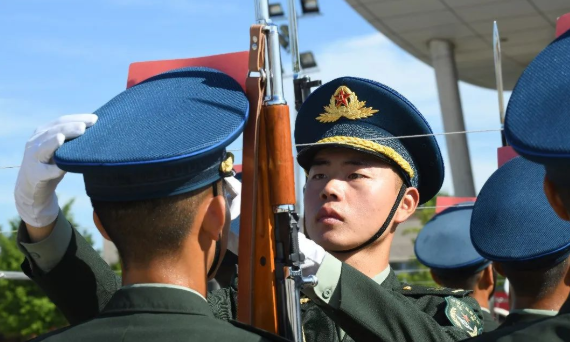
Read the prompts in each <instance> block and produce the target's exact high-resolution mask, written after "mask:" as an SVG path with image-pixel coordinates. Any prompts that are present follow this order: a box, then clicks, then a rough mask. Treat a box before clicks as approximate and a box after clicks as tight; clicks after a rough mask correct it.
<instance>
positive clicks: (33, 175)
mask: <svg viewBox="0 0 570 342" xmlns="http://www.w3.org/2000/svg"><path fill="white" fill-rule="evenodd" d="M95 122H97V115H95V114H74V115H65V116H62V117H60V118H59V119H57V120H56V121H53V122H51V123H49V124H47V125H44V126H40V127H39V128H38V129H36V131H35V132H34V134H33V135H32V137H31V138H30V140H28V142H27V143H26V150H25V151H24V159H23V161H22V165H21V166H20V172H19V173H18V179H17V181H16V188H15V190H14V198H15V199H16V208H17V209H18V213H19V214H20V217H21V218H22V220H23V221H24V222H26V223H27V224H28V225H29V226H32V227H45V226H48V225H49V224H51V223H53V222H54V221H55V219H56V218H57V215H58V213H59V206H58V204H57V196H56V195H55V188H56V187H57V184H58V183H59V182H60V181H61V179H62V178H63V176H64V175H65V172H64V171H62V170H61V169H60V168H58V167H57V166H56V165H55V163H54V162H53V155H54V153H55V150H57V149H58V148H59V147H60V146H61V145H63V143H64V141H65V140H67V139H73V138H76V137H78V136H80V135H82V134H83V133H85V129H86V128H87V127H91V126H93V124H95Z"/></svg>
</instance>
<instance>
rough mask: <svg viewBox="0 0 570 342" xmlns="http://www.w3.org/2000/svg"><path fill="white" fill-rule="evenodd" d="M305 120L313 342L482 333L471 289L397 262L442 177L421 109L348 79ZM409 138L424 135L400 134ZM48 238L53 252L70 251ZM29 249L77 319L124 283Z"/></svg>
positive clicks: (305, 245)
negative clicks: (394, 252) (400, 231)
mask: <svg viewBox="0 0 570 342" xmlns="http://www.w3.org/2000/svg"><path fill="white" fill-rule="evenodd" d="M295 125H296V130H295V138H296V142H297V144H299V147H298V161H299V163H300V164H301V166H303V167H304V168H305V170H306V171H307V173H308V181H307V187H306V191H305V208H306V211H305V215H304V217H305V227H306V229H307V232H308V234H309V235H310V236H311V238H312V239H314V240H315V241H316V242H317V243H318V244H319V245H321V246H322V247H320V246H318V245H317V244H315V243H314V242H313V241H311V240H308V239H304V238H303V237H301V251H302V252H303V253H304V254H305V255H306V256H307V257H308V258H307V259H308V261H307V263H306V264H305V265H304V267H305V272H307V273H313V274H314V273H316V274H317V277H318V278H319V285H318V286H317V287H316V288H314V289H309V290H307V291H306V295H307V297H308V298H304V299H303V301H302V314H303V317H302V319H303V328H304V335H305V339H306V341H318V340H326V341H341V340H342V341H352V340H357V341H367V340H373V341H378V340H384V341H406V340H424V341H425V340H429V341H456V340H462V339H465V338H467V337H469V336H475V335H477V334H479V333H480V332H481V331H482V322H481V316H480V310H479V306H478V305H477V302H476V301H475V300H474V299H472V298H470V297H469V296H468V294H469V291H457V290H452V289H437V290H436V289H432V288H427V287H422V286H410V285H407V284H402V283H400V282H399V281H398V279H397V277H396V275H395V273H394V272H393V271H392V270H391V269H390V267H389V264H388V256H389V253H390V245H391V242H392V239H393V237H394V231H395V229H396V228H397V225H398V224H399V223H401V222H403V221H405V220H406V219H407V218H408V217H409V216H410V215H412V214H413V213H414V211H415V209H416V207H417V205H418V204H421V203H424V202H425V201H427V200H429V199H430V198H431V197H433V196H434V195H435V194H436V193H437V192H438V191H439V189H440V187H441V184H442V182H443V161H442V157H441V154H440V151H439V147H438V145H437V142H436V140H435V138H434V137H433V136H430V134H431V133H432V131H431V128H430V127H429V125H428V124H427V122H426V121H425V119H424V118H423V116H422V115H421V114H420V113H419V112H418V110H417V109H416V108H415V107H414V106H413V105H412V104H411V103H410V102H408V101H407V100H406V99H405V98H404V97H403V96H401V95H400V94H398V93H397V92H395V91H394V90H392V89H390V88H388V87H386V86H385V85H382V84H379V83H376V82H373V81H369V80H364V79H358V78H353V77H344V78H339V79H336V80H334V81H331V82H329V83H327V84H325V85H323V86H322V87H320V88H319V89H317V90H316V91H315V92H314V93H313V94H312V95H311V96H310V97H309V98H308V99H307V101H306V102H305V103H304V104H303V106H302V108H301V110H300V112H299V114H298V116H297V121H296V124H295ZM408 135H422V136H421V137H417V138H413V139H398V138H397V137H398V136H408ZM426 135H427V136H426ZM420 194H421V195H420ZM57 228H58V229H61V230H71V228H70V227H69V224H68V225H67V226H66V227H57ZM22 229H24V228H22ZM53 234H56V230H55V229H54V230H53ZM74 236H76V237H77V236H78V234H75V235H74ZM77 238H78V237H77ZM44 242H46V240H44V241H41V242H40V243H39V244H40V245H42V248H43V249H44V253H45V251H47V250H50V251H53V250H60V251H61V250H62V249H61V248H60V247H57V248H56V247H54V246H52V247H46V244H44ZM59 244H61V242H59ZM35 247H38V248H39V246H35ZM323 247H324V249H323ZM26 248H27V251H26V253H28V256H27V258H26V259H27V260H26V261H25V263H24V265H23V269H24V270H25V272H26V274H28V275H29V276H30V277H31V278H32V279H33V280H34V281H35V282H36V283H38V284H39V285H40V286H41V287H42V288H43V289H44V291H46V293H47V294H48V295H49V296H50V298H51V299H52V300H53V301H54V302H55V303H56V305H58V307H59V308H60V309H61V310H62V311H63V312H64V313H65V314H66V317H68V319H70V320H72V321H73V322H74V323H77V322H81V321H83V320H86V319H89V318H91V317H93V316H95V315H96V314H97V313H98V311H99V310H100V309H99V307H100V306H101V305H104V304H105V303H106V301H107V300H108V297H109V295H110V294H111V293H112V292H114V290H115V288H116V282H117V277H116V276H115V275H114V274H113V273H112V271H111V270H110V268H108V267H105V266H104V265H102V262H101V261H100V257H99V256H98V255H97V254H96V253H95V252H94V251H93V250H92V249H90V248H87V247H85V246H83V247H82V248H81V250H79V249H76V248H73V245H72V244H71V245H70V244H68V245H67V249H66V248H65V247H64V248H63V250H66V252H64V253H61V254H60V255H58V256H53V255H52V256H51V257H53V258H54V259H55V260H57V261H58V262H57V264H56V265H55V266H54V267H53V269H52V270H51V271H50V272H47V273H46V272H44V271H42V270H41V269H38V267H37V265H35V264H37V259H36V258H35V257H34V255H33V254H31V253H30V249H29V248H28V247H26ZM325 250H327V251H329V252H330V254H329V253H326V252H325ZM48 254H49V253H48ZM34 265H35V266H34ZM86 265H87V266H88V267H87V268H86V267H85V266H86ZM341 289H342V291H341ZM208 298H209V301H210V302H211V304H212V305H213V308H214V310H215V312H220V311H223V312H224V313H225V314H223V315H220V314H218V317H220V318H225V319H227V318H233V317H235V305H236V303H235V297H234V292H232V291H229V292H225V293H223V294H222V295H217V294H216V295H215V296H208ZM465 317H467V318H465Z"/></svg>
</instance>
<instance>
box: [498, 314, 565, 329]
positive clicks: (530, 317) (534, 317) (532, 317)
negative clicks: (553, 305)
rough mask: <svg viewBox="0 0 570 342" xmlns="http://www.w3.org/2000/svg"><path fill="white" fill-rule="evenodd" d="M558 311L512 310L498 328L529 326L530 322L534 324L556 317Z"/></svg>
mask: <svg viewBox="0 0 570 342" xmlns="http://www.w3.org/2000/svg"><path fill="white" fill-rule="evenodd" d="M557 314H558V311H552V310H536V309H521V310H513V311H511V312H509V315H508V316H507V318H506V319H505V321H504V322H503V324H501V326H500V328H501V329H502V328H507V327H513V326H516V325H518V326H521V325H524V324H529V323H531V322H535V321H538V320H542V319H544V318H548V317H552V316H556V315H557Z"/></svg>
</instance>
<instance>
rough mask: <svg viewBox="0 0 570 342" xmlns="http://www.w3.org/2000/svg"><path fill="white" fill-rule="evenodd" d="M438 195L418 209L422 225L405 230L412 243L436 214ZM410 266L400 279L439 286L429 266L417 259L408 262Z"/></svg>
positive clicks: (411, 282)
mask: <svg viewBox="0 0 570 342" xmlns="http://www.w3.org/2000/svg"><path fill="white" fill-rule="evenodd" d="M437 196H447V195H446V194H444V193H440V194H438V195H437ZM437 196H436V197H434V198H432V199H430V200H429V201H427V202H426V203H424V204H423V205H422V207H420V208H418V210H416V213H415V215H416V217H417V218H419V220H420V222H421V224H422V227H414V228H408V229H406V230H404V232H403V234H404V235H411V239H412V244H415V242H416V236H418V233H419V232H420V230H422V228H423V226H425V224H426V223H428V221H429V220H431V219H432V217H433V216H434V215H435V204H436V199H437ZM424 208H425V209H424ZM408 267H409V269H408V270H409V271H408V272H406V271H402V272H401V273H399V274H398V279H400V281H403V282H406V283H410V284H418V285H425V286H433V287H436V286H437V284H436V283H435V282H434V281H433V279H432V278H431V274H430V272H429V268H427V267H426V266H424V265H422V264H421V263H420V262H419V261H418V260H417V259H414V260H413V261H411V262H410V263H409V264H408Z"/></svg>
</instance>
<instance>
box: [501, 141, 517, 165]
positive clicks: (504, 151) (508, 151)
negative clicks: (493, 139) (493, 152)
mask: <svg viewBox="0 0 570 342" xmlns="http://www.w3.org/2000/svg"><path fill="white" fill-rule="evenodd" d="M516 156H518V154H517V152H515V150H514V149H513V148H512V147H510V146H505V147H499V148H498V149H497V159H498V164H499V166H498V167H501V166H503V164H505V163H506V162H508V161H509V160H511V159H513V158H514V157H516Z"/></svg>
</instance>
